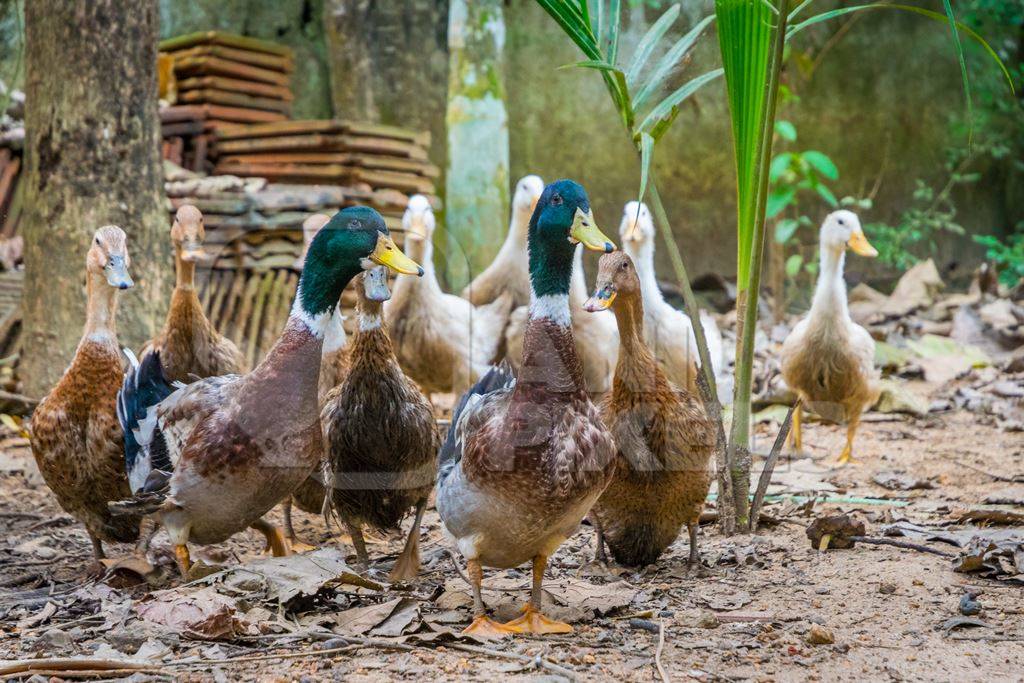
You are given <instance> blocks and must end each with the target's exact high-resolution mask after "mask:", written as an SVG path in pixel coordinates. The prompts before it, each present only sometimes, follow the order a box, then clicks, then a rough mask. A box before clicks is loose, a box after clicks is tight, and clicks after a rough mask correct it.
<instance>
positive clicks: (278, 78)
mask: <svg viewBox="0 0 1024 683" xmlns="http://www.w3.org/2000/svg"><path fill="white" fill-rule="evenodd" d="M174 71H175V73H176V74H177V75H178V78H181V79H182V80H184V79H186V78H189V77H191V76H230V77H233V78H242V79H248V80H253V81H260V82H261V83H271V84H273V85H284V86H287V85H288V84H289V82H290V79H289V77H288V75H287V74H283V73H281V72H280V71H271V70H269V69H261V68H259V67H258V66H251V65H249V64H243V63H242V62H235V61H232V60H230V59H222V58H220V57H186V58H184V59H181V60H175V63H174Z"/></svg>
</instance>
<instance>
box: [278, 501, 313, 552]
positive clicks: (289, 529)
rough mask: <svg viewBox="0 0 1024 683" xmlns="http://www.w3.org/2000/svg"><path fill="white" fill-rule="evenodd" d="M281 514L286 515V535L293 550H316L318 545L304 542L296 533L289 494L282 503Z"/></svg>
mask: <svg viewBox="0 0 1024 683" xmlns="http://www.w3.org/2000/svg"><path fill="white" fill-rule="evenodd" d="M281 514H282V516H283V517H284V535H285V538H287V539H288V545H289V546H291V549H292V552H295V553H304V552H306V551H307V550H316V546H312V545H309V544H307V543H303V542H302V541H300V540H299V538H298V536H296V534H295V527H294V526H292V497H291V496H289V497H287V498H285V499H284V502H283V503H281Z"/></svg>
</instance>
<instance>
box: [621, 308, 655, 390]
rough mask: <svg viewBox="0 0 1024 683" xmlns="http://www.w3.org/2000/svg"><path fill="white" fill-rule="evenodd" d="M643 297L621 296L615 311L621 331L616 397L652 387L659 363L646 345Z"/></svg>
mask: <svg viewBox="0 0 1024 683" xmlns="http://www.w3.org/2000/svg"><path fill="white" fill-rule="evenodd" d="M641 297H642V294H641V293H632V294H625V295H623V294H620V295H619V296H618V297H617V298H616V300H615V305H614V306H613V307H612V311H613V312H614V313H615V322H616V323H617V324H618V327H619V359H618V361H617V362H616V365H615V377H614V379H613V381H612V391H613V392H614V394H613V396H614V395H622V394H623V392H630V393H632V392H635V391H639V390H643V389H645V388H648V387H650V386H651V380H652V379H653V378H654V377H655V375H657V373H658V369H657V367H658V362H657V360H655V358H654V354H652V353H651V350H650V348H648V346H647V343H646V342H645V341H644V305H643V301H642V299H641Z"/></svg>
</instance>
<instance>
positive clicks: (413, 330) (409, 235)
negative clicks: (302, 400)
mask: <svg viewBox="0 0 1024 683" xmlns="http://www.w3.org/2000/svg"><path fill="white" fill-rule="evenodd" d="M435 227H436V221H435V218H434V211H433V209H432V208H431V206H430V201H429V200H428V199H427V198H426V197H424V196H423V195H418V194H417V195H413V196H412V197H410V198H409V202H408V205H407V207H406V210H405V213H404V214H403V216H402V228H403V229H404V231H405V248H406V249H407V250H408V251H409V254H410V256H411V258H413V259H415V260H417V261H418V262H420V263H422V264H423V268H424V269H425V274H424V276H423V277H422V278H415V277H398V278H397V279H396V280H395V285H394V291H393V292H392V296H391V299H389V300H388V301H387V302H386V303H385V304H384V318H385V319H386V320H387V322H388V330H389V332H390V334H391V341H392V343H393V344H394V350H395V355H396V356H397V358H398V362H399V363H400V364H401V366H402V370H403V371H404V372H405V373H406V374H407V375H408V376H409V377H410V378H411V379H412V380H413V381H414V382H416V383H417V384H418V385H419V386H420V387H421V388H422V389H423V390H424V391H425V392H428V393H439V392H445V393H447V392H451V393H456V394H457V393H461V392H463V391H465V390H466V389H468V388H469V387H470V386H471V385H472V384H473V383H474V382H476V381H477V380H478V379H480V377H481V376H482V375H483V374H484V373H485V372H487V369H488V368H489V367H490V363H491V362H492V361H493V360H494V358H495V356H496V355H497V353H498V347H499V344H500V343H501V335H502V331H503V330H504V329H505V324H506V322H507V320H508V314H509V310H510V309H511V306H512V298H511V294H510V293H508V292H505V293H503V294H501V295H500V296H499V297H498V298H497V299H495V300H494V301H493V302H491V303H490V304H487V305H486V306H474V305H473V304H471V303H470V302H468V301H466V300H465V299H463V298H462V297H458V296H455V295H453V294H447V293H445V292H444V291H443V290H442V289H441V285H440V284H439V283H438V281H437V274H436V273H435V271H434V263H433V252H434V247H433V243H432V242H431V240H432V239H433V236H434V228H435Z"/></svg>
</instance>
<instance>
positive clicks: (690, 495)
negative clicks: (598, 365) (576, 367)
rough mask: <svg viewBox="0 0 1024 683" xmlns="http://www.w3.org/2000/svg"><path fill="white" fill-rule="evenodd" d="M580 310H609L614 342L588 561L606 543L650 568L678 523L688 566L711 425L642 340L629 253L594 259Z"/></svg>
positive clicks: (617, 554) (640, 306)
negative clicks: (605, 461)
mask: <svg viewBox="0 0 1024 683" xmlns="http://www.w3.org/2000/svg"><path fill="white" fill-rule="evenodd" d="M585 307H586V310H587V311H593V312H600V311H605V310H608V309H609V308H610V309H611V310H612V312H613V313H614V315H615V321H616V323H617V325H618V328H619V339H620V340H621V341H620V344H621V346H620V348H619V354H618V362H617V363H616V365H615V378H614V381H613V384H612V390H611V392H609V393H608V394H607V395H606V396H605V397H604V400H603V401H602V402H601V419H603V420H604V423H605V424H606V425H607V426H608V429H609V431H611V433H612V436H613V437H614V439H615V444H616V446H617V448H618V456H617V459H616V468H615V475H614V477H613V478H612V481H611V483H610V484H609V485H608V488H606V489H605V490H604V493H602V494H601V497H600V498H598V500H597V503H596V504H595V505H594V509H593V510H592V511H591V520H592V521H594V522H595V525H594V526H595V528H596V529H597V554H596V557H595V559H596V560H598V561H601V562H607V556H606V555H605V551H604V545H605V542H607V544H608V547H609V548H610V549H611V552H612V556H613V557H614V558H615V560H616V562H618V563H619V564H622V565H626V566H630V567H645V566H647V565H649V564H654V562H655V561H656V560H657V559H658V557H659V556H661V554H662V553H663V552H664V551H665V549H666V548H668V547H669V546H670V545H671V544H672V543H673V542H674V541H675V540H676V537H677V536H678V535H679V531H680V529H681V528H682V526H683V525H685V526H686V528H687V531H688V533H689V538H690V557H689V564H690V565H691V566H695V565H697V564H699V562H700V554H699V550H698V548H697V530H698V527H699V525H700V513H701V511H702V510H703V509H704V499H705V498H706V497H707V493H708V487H709V486H710V485H711V470H710V468H709V467H708V463H709V462H710V460H711V455H712V453H713V452H714V444H715V429H714V425H713V423H712V422H711V420H710V418H709V417H708V415H707V413H706V412H705V410H704V406H703V404H702V403H701V402H700V401H699V400H698V398H697V397H696V396H695V395H694V393H693V392H692V391H690V390H689V389H687V388H686V387H685V386H677V385H675V384H673V383H672V382H671V381H670V380H669V379H668V376H667V374H666V372H665V370H664V368H663V367H662V366H661V364H659V363H658V360H657V358H656V357H655V355H654V352H653V351H652V350H651V348H650V347H649V346H648V345H647V343H646V342H645V340H644V296H643V285H642V283H641V280H640V277H639V273H638V272H637V269H636V266H635V265H634V264H633V259H631V258H630V257H629V255H628V254H625V253H624V252H621V251H617V252H614V253H611V254H605V255H604V256H602V257H601V260H600V263H599V269H598V274H597V282H596V284H595V289H594V294H593V296H591V297H590V299H588V300H587V302H586V305H585Z"/></svg>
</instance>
